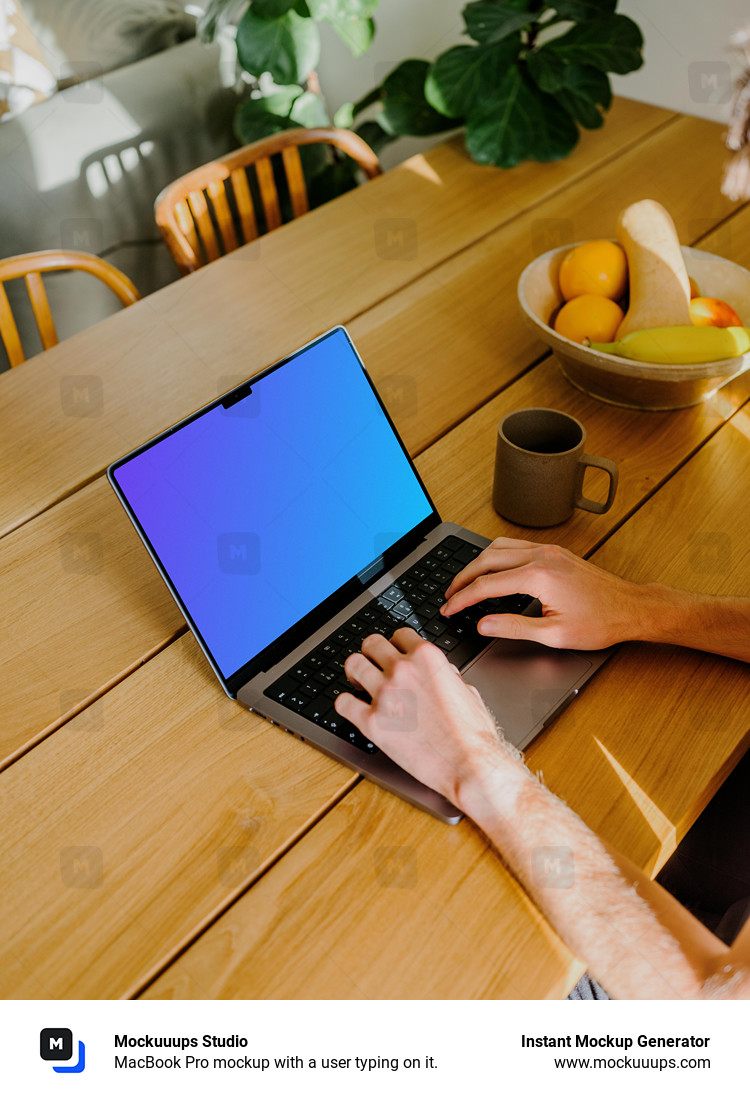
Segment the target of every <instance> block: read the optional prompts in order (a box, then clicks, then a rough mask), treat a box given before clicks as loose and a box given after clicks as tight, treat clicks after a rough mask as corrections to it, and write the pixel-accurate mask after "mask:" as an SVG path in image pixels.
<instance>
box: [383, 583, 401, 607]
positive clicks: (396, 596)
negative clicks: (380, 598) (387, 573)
mask: <svg viewBox="0 0 750 1100" xmlns="http://www.w3.org/2000/svg"><path fill="white" fill-rule="evenodd" d="M383 595H384V596H385V598H386V599H387V600H392V601H393V603H397V602H398V600H400V599H401V598H402V597H403V592H402V591H401V589H400V588H398V587H397V586H396V585H395V584H392V585H391V587H390V588H386V590H385V592H383Z"/></svg>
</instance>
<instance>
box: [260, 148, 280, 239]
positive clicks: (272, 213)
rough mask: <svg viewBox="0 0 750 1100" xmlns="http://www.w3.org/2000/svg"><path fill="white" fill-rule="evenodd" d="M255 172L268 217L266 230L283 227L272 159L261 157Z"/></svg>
mask: <svg viewBox="0 0 750 1100" xmlns="http://www.w3.org/2000/svg"><path fill="white" fill-rule="evenodd" d="M255 171H256V172H257V175H258V186H259V187H260V198H261V202H262V203H263V210H264V211H265V215H266V229H269V230H270V229H278V228H279V226H280V225H281V210H280V209H279V196H278V193H277V191H276V181H275V180H274V178H273V166H272V165H271V159H270V157H261V159H260V160H259V161H257V162H256V165H255Z"/></svg>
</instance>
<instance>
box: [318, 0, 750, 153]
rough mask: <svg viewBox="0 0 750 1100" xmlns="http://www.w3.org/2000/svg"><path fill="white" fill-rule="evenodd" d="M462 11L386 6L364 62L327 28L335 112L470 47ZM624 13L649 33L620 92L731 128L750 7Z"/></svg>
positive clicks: (406, 145) (713, 5) (443, 3)
mask: <svg viewBox="0 0 750 1100" xmlns="http://www.w3.org/2000/svg"><path fill="white" fill-rule="evenodd" d="M463 6H464V5H463V2H462V0H380V6H379V9H378V14H377V27H378V31H377V35H376V37H375V41H374V43H373V46H372V48H371V49H370V51H369V53H368V54H366V55H365V56H364V57H361V58H353V57H352V56H351V54H350V53H349V51H348V50H347V49H346V47H345V46H344V45H343V43H342V42H341V41H340V40H339V39H338V38H337V37H336V36H335V35H334V34H333V33H330V34H329V33H325V28H324V40H323V60H322V62H321V65H320V75H321V82H322V85H323V88H324V90H325V92H326V95H327V98H328V100H329V104H330V106H331V107H332V109H333V110H335V109H336V108H337V107H338V106H339V105H340V104H341V103H343V102H345V101H346V100H348V99H356V98H357V97H358V96H360V95H363V94H364V93H365V92H367V91H369V89H370V88H372V87H373V86H374V85H375V84H378V83H380V81H381V80H382V79H383V77H384V76H385V75H386V73H388V72H390V70H391V69H392V68H394V67H395V66H396V65H397V64H398V63H399V62H400V61H403V60H404V59H406V58H407V57H423V58H426V59H428V60H432V59H433V58H434V57H435V56H436V55H437V54H439V53H442V52H443V51H444V50H447V49H449V48H450V47H451V46H453V45H456V44H457V43H460V42H461V41H468V40H467V39H463V38H462V30H463V20H462V19H461V10H462V8H463ZM618 11H620V12H622V13H623V14H624V15H629V16H630V17H631V18H632V19H635V21H636V22H637V23H638V25H639V26H640V28H641V30H642V31H643V34H644V38H645V40H646V48H645V51H644V56H645V59H646V60H645V64H644V66H643V68H642V69H640V70H639V71H638V72H636V73H632V74H631V75H629V76H625V77H613V78H612V85H613V88H614V90H615V92H616V93H617V94H619V95H625V96H630V97H631V98H632V99H640V100H644V101H646V102H647V103H655V104H657V105H659V106H662V107H672V108H674V109H675V110H678V111H683V112H685V113H686V114H694V115H701V116H703V117H704V118H711V119H714V120H715V121H717V122H725V121H726V120H727V118H728V112H729V101H730V99H731V93H732V87H733V83H734V81H735V80H736V78H737V76H738V75H739V73H740V71H741V69H742V58H741V56H740V54H739V53H738V52H737V51H736V50H731V49H730V48H729V45H728V42H729V37H730V35H731V34H732V33H733V32H734V31H736V30H737V29H738V28H739V27H742V26H744V25H746V24H747V25H750V0H711V2H709V3H707V2H706V0H620V3H619V5H618ZM433 140H437V139H433ZM430 144H432V140H430V139H428V140H421V141H420V140H416V139H415V140H402V141H400V142H398V143H397V144H396V146H395V147H391V148H390V149H388V150H386V152H385V154H384V156H383V161H384V163H385V165H386V166H387V167H390V165H392V164H394V163H396V162H397V161H399V160H402V159H403V158H404V157H406V156H409V155H410V154H411V153H412V152H415V151H417V150H419V149H422V148H425V147H426V146H428V145H430Z"/></svg>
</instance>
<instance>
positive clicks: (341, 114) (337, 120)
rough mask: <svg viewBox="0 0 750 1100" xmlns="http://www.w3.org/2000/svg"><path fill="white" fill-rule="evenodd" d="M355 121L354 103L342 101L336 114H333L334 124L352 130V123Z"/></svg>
mask: <svg viewBox="0 0 750 1100" xmlns="http://www.w3.org/2000/svg"><path fill="white" fill-rule="evenodd" d="M353 122H354V104H353V103H342V104H341V106H340V107H339V109H338V111H336V114H335V115H334V116H333V125H334V126H338V127H340V128H341V129H342V130H350V129H351V127H352V123H353Z"/></svg>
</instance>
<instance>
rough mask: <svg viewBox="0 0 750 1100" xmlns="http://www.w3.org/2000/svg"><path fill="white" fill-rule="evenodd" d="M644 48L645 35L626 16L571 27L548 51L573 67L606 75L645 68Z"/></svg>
mask: <svg viewBox="0 0 750 1100" xmlns="http://www.w3.org/2000/svg"><path fill="white" fill-rule="evenodd" d="M642 46H643V35H642V34H641V32H640V30H639V29H638V27H637V26H636V24H635V23H634V22H633V20H632V19H628V17H627V16H626V15H611V16H609V17H608V18H605V19H592V20H591V22H589V23H580V24H579V25H578V26H576V27H571V29H570V30H569V31H568V32H567V34H563V35H561V36H560V37H559V38H555V39H553V40H552V42H549V43H548V44H547V46H546V47H545V48H546V49H549V50H554V52H555V53H557V54H559V55H560V57H562V59H563V60H564V61H567V62H569V63H570V64H574V65H575V64H578V65H593V66H594V67H595V68H597V69H601V70H602V71H603V72H610V73H630V72H633V70H634V69H639V68H640V67H641V65H642V64H643V57H642V56H641V48H642Z"/></svg>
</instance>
